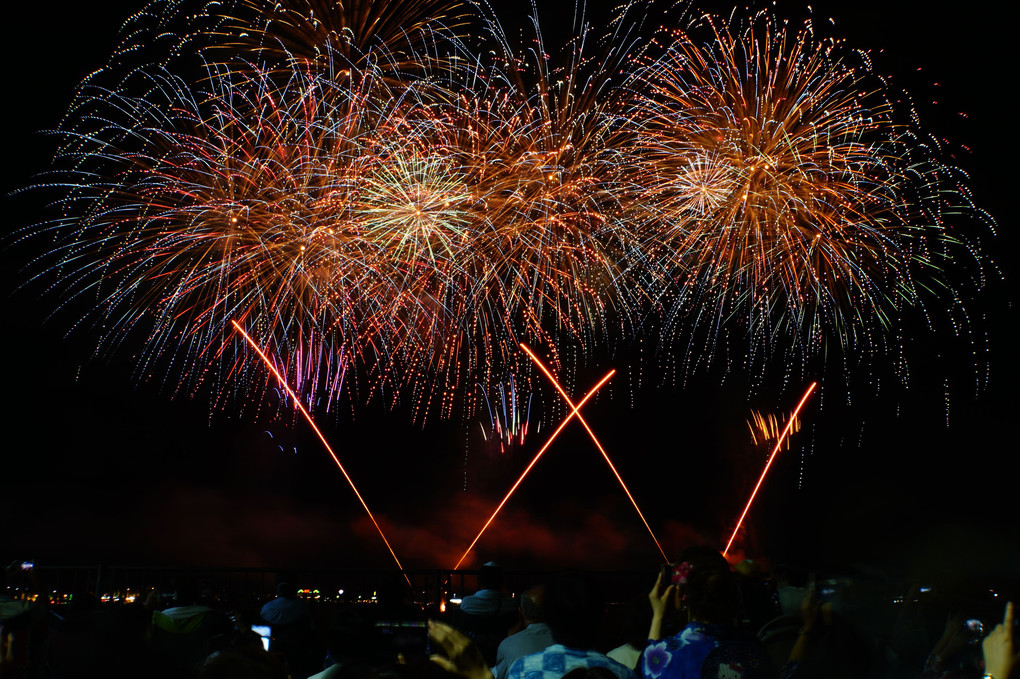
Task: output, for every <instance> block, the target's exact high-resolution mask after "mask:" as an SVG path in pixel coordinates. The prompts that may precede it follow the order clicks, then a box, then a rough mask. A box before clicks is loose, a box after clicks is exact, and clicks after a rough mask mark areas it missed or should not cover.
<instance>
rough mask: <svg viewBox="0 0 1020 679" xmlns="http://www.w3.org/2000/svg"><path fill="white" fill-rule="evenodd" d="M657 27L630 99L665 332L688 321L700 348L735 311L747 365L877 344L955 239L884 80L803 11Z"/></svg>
mask: <svg viewBox="0 0 1020 679" xmlns="http://www.w3.org/2000/svg"><path fill="white" fill-rule="evenodd" d="M703 34H707V38H706V39H705V40H704V41H703V42H700V41H698V40H697V39H696V38H695V37H693V36H695V35H703ZM660 42H661V43H662V45H663V51H662V54H661V55H660V56H658V57H656V58H655V59H654V60H651V59H650V60H648V62H647V63H646V64H645V67H644V71H643V73H642V75H641V77H640V78H641V81H642V83H643V88H642V89H641V90H640V92H639V95H638V96H637V97H636V99H637V101H636V102H635V104H634V111H633V113H631V115H632V116H633V120H634V123H633V126H634V129H635V130H636V140H635V147H634V152H635V153H636V154H637V155H638V156H639V157H641V158H642V162H639V163H635V165H634V167H635V178H634V181H633V185H634V186H637V187H639V194H638V195H637V196H636V199H637V201H639V203H638V205H639V209H640V211H641V213H642V214H641V215H640V217H639V218H638V221H639V222H640V223H641V227H640V228H642V229H644V230H645V235H644V238H643V240H644V246H643V249H644V251H645V252H646V253H648V255H647V257H648V259H647V260H646V261H647V262H649V263H650V266H649V267H648V269H647V270H645V271H643V272H642V275H644V276H645V280H648V281H652V280H653V279H654V281H655V282H653V283H652V284H651V285H652V286H653V287H655V289H656V290H657V291H658V292H657V293H656V297H657V299H658V301H657V303H656V304H655V305H654V306H653V309H654V312H655V313H656V314H661V315H662V316H663V317H664V319H665V320H664V324H665V327H666V328H667V332H666V333H665V339H664V342H665V343H667V344H671V343H672V342H674V341H675V340H676V338H677V335H678V334H681V333H683V334H688V333H690V334H694V335H697V334H698V333H699V332H700V333H703V334H704V335H705V336H706V344H707V345H708V346H709V347H710V348H709V350H708V351H707V352H706V353H707V354H709V355H710V354H711V353H712V350H711V346H712V345H714V344H715V343H716V342H717V341H718V340H719V338H720V336H721V335H723V334H725V333H727V332H730V331H731V330H733V329H734V328H739V332H740V333H742V334H746V337H747V338H748V341H747V343H746V346H747V350H746V352H744V353H745V355H747V356H749V359H750V362H751V363H752V364H754V365H763V364H764V363H765V362H766V361H768V360H771V359H773V358H774V357H775V355H776V354H777V353H779V354H783V353H789V354H793V355H799V356H801V357H804V356H810V355H818V354H820V353H821V352H822V351H823V349H824V347H826V346H827V345H835V346H838V347H844V348H845V347H853V346H860V345H867V344H872V345H878V344H881V343H882V342H883V336H884V329H886V328H888V327H890V326H891V325H893V324H894V321H895V319H896V318H898V316H899V315H900V314H901V313H902V311H903V310H904V309H905V308H907V307H910V306H914V305H918V304H920V302H921V293H920V289H921V288H922V287H923V286H922V285H920V284H919V283H918V282H917V281H918V280H922V281H923V280H931V279H935V278H939V276H940V273H941V271H940V269H941V266H942V263H943V262H944V261H945V259H944V258H946V257H947V255H946V250H947V249H949V247H950V245H951V244H952V241H953V238H952V237H950V236H949V235H948V232H947V229H946V225H945V224H944V223H942V222H941V221H939V220H936V219H935V218H933V216H932V210H933V209H937V207H936V204H935V203H934V202H933V201H931V200H925V199H924V198H923V197H921V194H924V193H925V192H926V191H929V190H930V189H931V187H932V186H934V185H935V184H936V183H937V182H939V181H940V180H939V179H938V173H936V172H926V171H925V170H924V169H923V168H922V167H921V164H920V163H919V162H918V153H917V151H918V149H917V148H916V147H917V143H916V137H914V136H912V135H913V132H912V131H911V130H910V129H909V128H908V127H907V126H906V125H905V124H901V123H900V122H898V121H897V112H896V111H895V110H894V107H893V105H892V103H891V101H890V99H889V97H888V95H887V93H886V91H887V88H886V87H885V85H884V83H882V82H881V80H880V79H879V78H877V77H876V76H874V75H873V74H872V73H871V72H870V69H869V65H868V63H867V61H866V59H865V58H864V57H863V56H862V55H859V54H857V53H855V52H853V51H851V50H849V49H847V48H846V47H845V46H844V45H842V44H841V43H839V42H838V41H834V40H823V39H820V38H817V37H815V35H814V34H813V32H812V30H811V27H810V24H806V25H805V27H804V28H803V29H802V30H800V31H799V32H794V31H791V30H788V29H787V28H786V27H785V26H778V25H777V24H776V22H775V21H774V19H773V18H772V17H770V16H766V15H757V16H755V17H754V18H753V19H751V20H750V21H748V22H746V23H744V24H743V25H741V24H739V23H736V22H734V23H731V24H727V23H726V22H723V21H720V20H717V19H712V18H705V19H703V21H702V22H701V23H700V24H698V25H695V26H692V27H691V28H690V30H689V31H687V32H685V31H677V30H674V31H670V32H669V33H668V34H666V35H665V36H664V37H662V38H661V40H660ZM919 187H920V189H919ZM925 187H928V188H925ZM919 191H920V192H919ZM954 195H955V197H956V200H958V201H959V204H960V205H965V204H966V203H967V202H968V201H967V200H966V196H963V195H961V194H959V193H958V192H956V191H954V190H949V189H948V188H947V190H946V191H944V192H943V193H942V197H941V198H940V199H939V200H940V201H942V200H947V201H952V200H953V196H954ZM919 197H921V198H920V199H919ZM922 253H923V254H922ZM695 360H699V359H695Z"/></svg>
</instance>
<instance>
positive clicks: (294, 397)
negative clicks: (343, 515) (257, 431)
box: [230, 320, 414, 588]
mask: <svg viewBox="0 0 1020 679" xmlns="http://www.w3.org/2000/svg"><path fill="white" fill-rule="evenodd" d="M230 323H231V325H233V326H234V329H235V330H237V332H238V333H240V334H241V337H244V339H245V340H246V341H247V342H248V344H249V345H251V348H252V349H254V350H255V353H257V354H258V355H259V357H260V358H261V359H262V362H263V363H265V364H266V367H267V368H269V370H270V372H272V373H273V375H275V376H276V379H277V381H278V382H279V383H280V386H281V387H283V388H284V389H285V390H286V391H287V394H288V395H289V396H290V398H291V400H293V401H294V405H295V406H297V409H298V410H300V411H301V414H302V415H304V417H305V420H306V421H307V422H308V424H309V426H311V428H312V431H314V432H315V435H316V436H318V437H319V441H321V442H322V445H323V447H324V448H325V449H326V452H328V453H329V456H330V457H332V458H333V462H335V463H336V466H337V468H338V469H339V470H340V473H341V474H343V475H344V478H345V479H347V483H349V484H350V485H351V490H353V491H354V495H355V496H357V498H358V502H360V503H361V506H362V507H364V508H365V512H366V513H367V514H368V518H370V519H371V520H372V524H373V525H374V526H375V529H376V530H377V531H379V537H381V538H382V541H383V543H384V544H385V545H386V549H388V550H390V555H391V556H392V557H393V560H394V561H395V562H396V563H397V568H399V569H400V574H401V575H403V576H404V580H407V584H408V585H409V586H411V587H412V588H413V587H414V586H413V585H412V584H411V579H410V578H409V577H407V573H405V572H404V566H403V565H402V564H401V563H400V559H398V558H397V554H396V552H394V551H393V547H391V546H390V541H389V540H387V539H386V535H385V534H384V533H383V530H382V527H380V526H379V522H378V521H376V520H375V516H373V515H372V510H371V509H369V508H368V504H367V503H366V502H365V499H364V498H363V497H361V493H359V492H358V488H357V486H355V485H354V480H353V479H351V477H350V475H349V474H348V473H347V470H346V469H344V466H343V465H342V464H340V458H339V457H337V455H336V453H334V452H333V448H332V447H331V446H330V445H329V442H328V441H327V440H326V437H325V436H323V435H322V432H321V431H320V430H319V428H318V427H317V426H316V424H315V420H313V419H312V416H311V415H310V414H309V413H308V410H306V409H305V406H304V404H303V403H302V402H301V399H300V398H298V395H297V394H295V393H294V390H293V389H291V388H290V385H289V384H287V380H285V379H284V377H283V375H281V374H280V371H279V370H277V369H276V366H274V365H273V362H272V361H270V360H269V357H268V356H266V354H265V353H264V352H263V351H262V349H261V348H259V345H258V344H256V343H255V340H253V339H252V338H251V336H250V335H248V333H246V332H245V331H244V328H242V327H241V326H240V325H238V323H237V321H234V320H231V321H230Z"/></svg>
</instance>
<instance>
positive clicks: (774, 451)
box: [723, 382, 818, 556]
mask: <svg viewBox="0 0 1020 679" xmlns="http://www.w3.org/2000/svg"><path fill="white" fill-rule="evenodd" d="M817 386H818V383H817V382H812V383H811V385H810V386H809V387H808V388H807V391H805V392H804V395H803V396H802V397H801V399H800V403H798V404H797V407H796V408H794V409H793V414H791V415H790V419H789V421H788V422H787V423H786V427H785V428H784V429H783V433H782V434H780V436H779V438H778V439H776V445H775V447H774V448H773V449H772V453H771V454H770V455H769V459H768V462H766V463H765V469H764V470H762V473H761V476H759V477H758V483H756V484H755V486H754V490H753V491H751V497H749V498H748V499H747V505H746V506H745V507H744V511H743V512H741V514H740V518H739V519H737V525H736V526H735V527H734V528H733V534H732V535H730V541H729V542H727V543H726V549H724V550H723V556H726V555H727V554H729V551H730V547H731V546H733V540H734V539H736V537H737V532H738V531H739V530H740V525H741V524H742V523H744V517H746V516H747V512H748V510H750V509H751V503H752V502H754V496H755V495H757V494H758V489H759V488H761V484H762V482H763V481H764V480H765V475H766V474H768V473H769V467H771V466H772V462H773V460H775V459H776V455H778V454H779V449H780V448H781V447H782V445H783V441H785V440H786V437H787V436H789V435H790V429H791V428H793V423H794V422H796V421H797V415H798V414H799V413H800V409H801V408H803V407H804V404H805V403H807V400H808V398H809V397H810V396H811V393H812V392H814V390H815V387H817Z"/></svg>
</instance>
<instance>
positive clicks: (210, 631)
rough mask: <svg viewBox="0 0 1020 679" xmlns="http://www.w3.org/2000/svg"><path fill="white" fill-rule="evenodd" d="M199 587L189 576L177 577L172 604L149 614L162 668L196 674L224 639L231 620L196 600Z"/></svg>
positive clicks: (156, 652) (186, 674)
mask: <svg viewBox="0 0 1020 679" xmlns="http://www.w3.org/2000/svg"><path fill="white" fill-rule="evenodd" d="M200 598H201V590H200V589H199V586H198V582H197V581H196V580H195V579H194V578H191V577H188V576H181V577H179V578H177V581H176V583H175V587H174V605H173V606H171V607H170V608H167V609H165V610H162V611H154V612H153V614H152V645H153V652H154V653H155V656H156V659H157V661H158V662H159V664H160V665H161V666H162V667H163V668H164V669H169V670H171V671H173V672H176V673H177V674H178V675H179V676H195V675H196V674H197V673H198V670H199V668H200V667H201V666H202V663H203V662H204V661H205V659H206V658H207V657H209V654H210V653H212V652H214V651H217V650H219V649H220V648H222V647H223V645H224V644H225V642H226V637H227V634H228V632H229V631H230V628H231V625H230V621H229V620H228V619H227V618H226V616H224V615H223V614H221V613H219V612H217V611H214V610H213V609H211V608H210V607H209V606H206V605H204V604H202V603H199V601H200Z"/></svg>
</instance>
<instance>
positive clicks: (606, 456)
mask: <svg viewBox="0 0 1020 679" xmlns="http://www.w3.org/2000/svg"><path fill="white" fill-rule="evenodd" d="M520 346H521V349H524V352H525V353H526V354H528V356H530V357H531V360H532V361H534V362H535V365H537V366H538V367H539V368H540V369H541V370H542V372H543V373H545V376H546V377H548V378H549V381H550V382H552V383H553V386H555V387H556V391H558V392H560V396H562V397H563V400H564V401H566V402H567V405H569V406H570V407H571V408H573V412H572V413H571V415H573V414H574V413H577V420H578V421H579V422H580V423H581V426H583V427H584V430H585V431H587V432H588V436H590V437H591V440H592V441H593V442H594V443H595V447H596V448H598V449H599V452H600V453H602V458H603V459H604V460H605V461H606V464H608V465H609V468H610V469H611V470H612V471H613V475H614V476H615V477H616V480H617V481H619V482H620V487H621V488H623V492H624V493H626V494H627V497H628V498H629V499H630V503H631V504H632V505H634V510H635V511H636V512H637V514H638V516H639V517H641V523H643V524H645V528H647V529H648V534H649V535H651V536H652V540H653V541H654V542H655V546H656V547H658V548H659V553H660V554H662V558H663V559H665V560H666V561H669V557H667V556H666V552H665V551H664V550H663V549H662V545H660V544H659V539H658V538H656V537H655V533H653V532H652V527H651V526H649V525H648V521H647V520H646V519H645V515H644V514H642V513H641V509H640V508H639V507H638V504H637V501H636V500H635V499H634V496H633V495H631V492H630V489H628V488H627V484H626V483H624V482H623V477H622V476H620V472H618V471H617V470H616V465H614V464H613V461H612V460H610V459H609V454H608V453H606V450H605V448H603V447H602V443H601V442H599V440H598V437H596V436H595V432H593V431H592V430H591V427H589V426H588V422H587V420H585V419H584V417H583V416H582V415H581V414H580V413H578V412H577V409H578V408H579V407H580V406H578V407H575V406H574V403H573V402H572V401H571V400H570V397H569V396H567V392H566V391H564V390H563V387H562V386H560V383H559V382H557V381H556V378H555V377H553V374H552V373H551V372H549V369H548V368H546V367H545V365H543V364H542V361H540V360H539V359H538V356H536V355H535V354H533V353H532V351H531V349H529V348H528V347H527V346H525V345H524V344H521V345H520Z"/></svg>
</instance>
